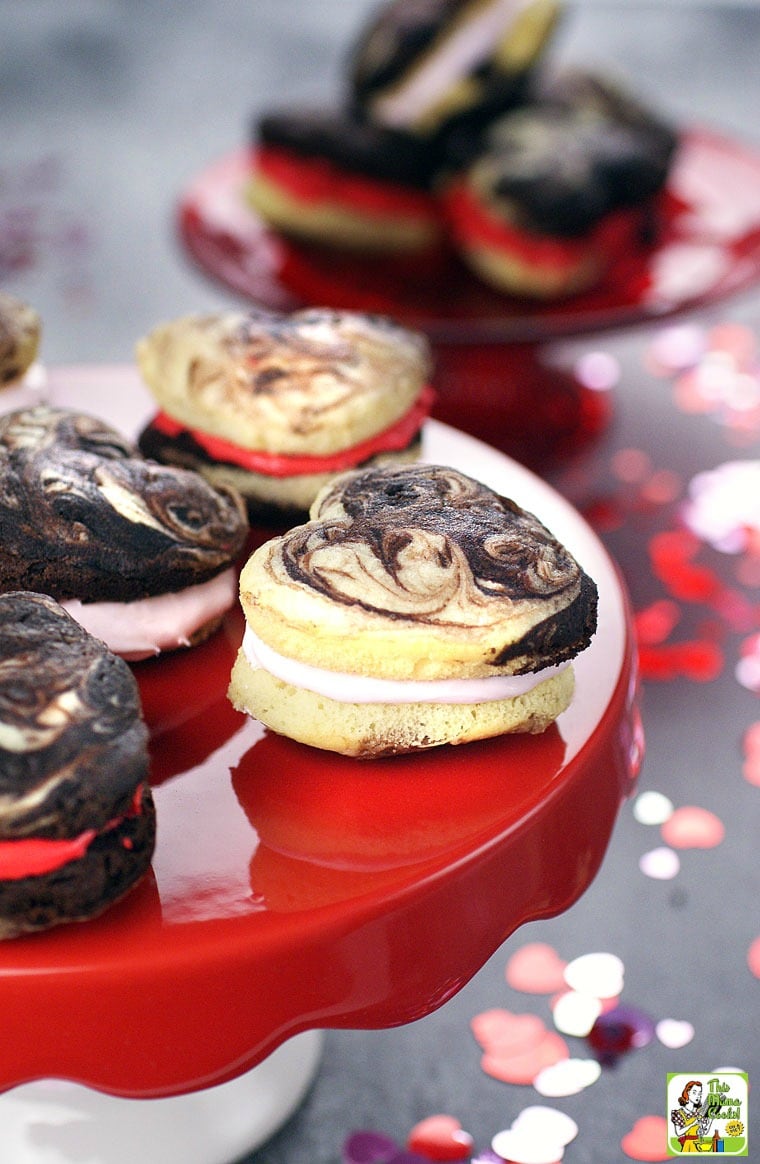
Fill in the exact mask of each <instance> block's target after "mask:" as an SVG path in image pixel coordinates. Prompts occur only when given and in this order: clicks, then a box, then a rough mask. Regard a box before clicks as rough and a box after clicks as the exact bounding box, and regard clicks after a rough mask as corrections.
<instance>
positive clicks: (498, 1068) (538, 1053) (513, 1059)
mask: <svg viewBox="0 0 760 1164" xmlns="http://www.w3.org/2000/svg"><path fill="white" fill-rule="evenodd" d="M569 1058H570V1052H569V1050H568V1047H567V1043H566V1042H565V1040H564V1039H563V1038H562V1037H561V1035H558V1034H556V1033H555V1032H554V1031H545V1033H544V1035H543V1037H542V1039H541V1040H540V1042H538V1043H536V1044H534V1046H532V1047H529V1048H528V1049H527V1050H525V1051H521V1052H519V1053H517V1054H505V1053H504V1052H500V1051H498V1050H495V1051H487V1052H486V1053H485V1055H483V1057H482V1059H481V1060H480V1066H481V1067H482V1069H483V1070H484V1071H485V1073H486V1075H490V1076H492V1077H493V1078H494V1079H499V1080H501V1082H502V1083H520V1084H526V1085H527V1084H531V1083H532V1082H533V1080H534V1079H535V1078H536V1076H537V1075H538V1073H539V1071H543V1069H544V1067H552V1066H553V1065H554V1064H555V1063H559V1062H561V1061H562V1060H563V1059H569Z"/></svg>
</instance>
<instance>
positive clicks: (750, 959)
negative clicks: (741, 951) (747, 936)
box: [747, 937, 760, 978]
mask: <svg viewBox="0 0 760 1164" xmlns="http://www.w3.org/2000/svg"><path fill="white" fill-rule="evenodd" d="M747 965H748V966H749V968H750V971H751V973H752V974H754V975H755V978H760V937H757V938H755V940H754V942H753V943H752V944H751V946H750V948H749V950H748V951H747Z"/></svg>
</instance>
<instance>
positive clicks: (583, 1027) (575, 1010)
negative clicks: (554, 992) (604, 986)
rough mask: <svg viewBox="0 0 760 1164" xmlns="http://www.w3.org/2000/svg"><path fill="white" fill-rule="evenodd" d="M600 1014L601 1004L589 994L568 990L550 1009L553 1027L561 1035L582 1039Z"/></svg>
mask: <svg viewBox="0 0 760 1164" xmlns="http://www.w3.org/2000/svg"><path fill="white" fill-rule="evenodd" d="M601 1013H602V1004H601V1002H600V1001H599V999H598V998H594V997H593V995H591V994H580V993H579V992H578V991H577V990H568V991H566V993H565V994H561V995H560V996H559V998H558V999H557V1001H556V1002H555V1004H554V1006H553V1008H552V1017H553V1019H554V1025H555V1027H556V1028H557V1030H558V1031H560V1032H561V1033H562V1034H563V1035H575V1036H576V1037H577V1038H583V1036H584V1035H587V1034H588V1033H589V1031H590V1030H591V1028H592V1027H593V1025H594V1023H595V1022H596V1020H597V1019H598V1018H599V1015H600V1014H601Z"/></svg>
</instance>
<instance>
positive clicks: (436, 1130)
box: [407, 1115, 473, 1160]
mask: <svg viewBox="0 0 760 1164" xmlns="http://www.w3.org/2000/svg"><path fill="white" fill-rule="evenodd" d="M472 1146H473V1139H472V1136H471V1135H470V1133H469V1132H466V1131H465V1130H464V1128H463V1127H462V1125H461V1124H460V1122H459V1120H458V1119H456V1118H455V1117H454V1116H450V1115H431V1116H428V1117H427V1119H424V1120H420V1122H419V1123H418V1124H415V1126H414V1127H413V1128H412V1130H411V1132H410V1133H409V1137H408V1139H407V1147H408V1148H409V1150H410V1152H419V1154H420V1155H421V1156H426V1157H427V1158H428V1159H430V1160H466V1159H467V1157H468V1156H469V1155H470V1153H471V1151H472Z"/></svg>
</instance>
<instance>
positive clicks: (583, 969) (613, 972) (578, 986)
mask: <svg viewBox="0 0 760 1164" xmlns="http://www.w3.org/2000/svg"><path fill="white" fill-rule="evenodd" d="M623 970H624V968H623V963H622V962H621V960H620V958H618V957H617V955H616V954H608V953H604V952H599V953H592V954H581V956H580V957H579V958H575V959H574V960H573V961H572V962H569V963H568V964H567V966H566V967H565V982H566V983H567V985H568V986H569V987H570V989H571V990H577V991H578V992H579V993H581V994H590V995H592V996H593V997H594V998H614V997H616V996H617V995H618V994H622V991H623Z"/></svg>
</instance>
